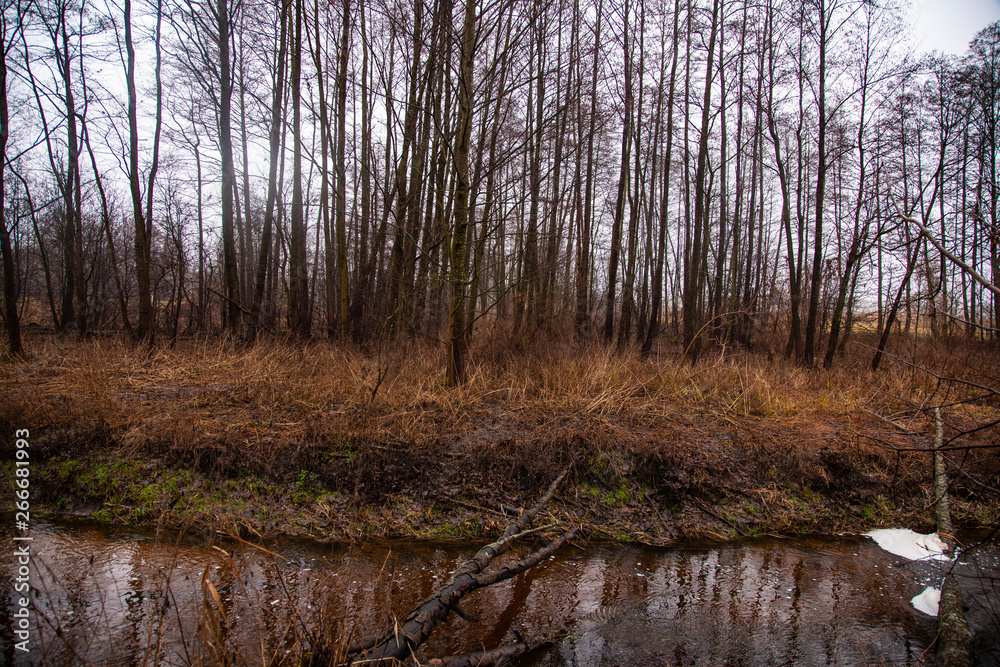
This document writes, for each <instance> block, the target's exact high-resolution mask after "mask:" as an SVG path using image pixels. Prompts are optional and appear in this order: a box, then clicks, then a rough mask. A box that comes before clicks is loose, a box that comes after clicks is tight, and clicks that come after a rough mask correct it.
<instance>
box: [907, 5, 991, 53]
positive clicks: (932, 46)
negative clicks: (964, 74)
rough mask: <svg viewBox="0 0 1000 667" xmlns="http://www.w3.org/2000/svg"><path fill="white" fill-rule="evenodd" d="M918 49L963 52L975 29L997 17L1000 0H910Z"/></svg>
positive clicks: (973, 35)
mask: <svg viewBox="0 0 1000 667" xmlns="http://www.w3.org/2000/svg"><path fill="white" fill-rule="evenodd" d="M911 2H912V8H911V10H910V17H911V20H912V21H913V24H914V41H915V43H916V45H917V50H918V51H923V52H930V51H935V50H936V51H943V52H944V53H951V54H955V55H962V54H964V53H965V52H966V50H967V49H968V48H969V42H970V41H972V38H973V37H975V35H976V33H977V32H979V31H980V30H982V29H983V28H985V27H986V26H988V25H989V24H991V23H993V22H995V21H1000V0H911Z"/></svg>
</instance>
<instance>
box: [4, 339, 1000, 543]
mask: <svg viewBox="0 0 1000 667" xmlns="http://www.w3.org/2000/svg"><path fill="white" fill-rule="evenodd" d="M29 349H30V356H29V358H28V359H27V360H26V361H23V362H19V363H11V362H2V364H0V381H2V383H3V389H2V390H0V398H2V407H0V425H3V426H4V427H5V428H7V429H9V430H13V429H16V428H29V429H31V431H32V437H33V447H34V449H33V452H34V455H35V456H39V457H41V458H42V459H53V460H57V461H58V460H63V459H67V458H71V457H81V456H88V455H92V454H93V453H94V452H95V451H104V452H105V454H108V453H110V455H113V456H116V457H130V458H139V459H146V458H150V457H152V458H154V459H156V460H162V461H164V462H165V463H166V464H168V465H179V466H183V467H189V468H193V469H195V470H199V471H201V473H203V474H205V475H206V476H207V477H208V478H209V479H215V480H219V479H230V478H239V477H240V476H241V475H257V476H261V477H264V478H267V479H271V480H277V481H282V480H284V481H288V480H290V479H292V478H293V477H294V475H296V474H299V473H301V472H302V471H310V472H312V473H313V474H315V475H317V476H318V480H319V483H320V484H322V485H323V487H324V488H325V489H326V490H329V491H333V492H336V493H340V494H344V495H345V496H347V497H350V498H352V499H353V501H352V502H354V503H356V505H355V506H356V507H357V508H358V515H357V516H361V515H362V513H363V512H369V514H368V515H365V516H368V517H369V518H368V519H365V521H369V520H370V521H372V522H373V523H376V524H377V523H379V521H382V520H380V519H371V517H370V513H371V511H372V508H377V507H383V506H387V505H389V506H393V507H400V508H403V509H400V510H399V511H398V512H396V515H395V518H394V519H391V520H390V519H385V521H390V522H391V521H402V522H403V523H404V524H405V523H407V522H408V521H412V520H413V517H409V519H407V516H408V514H409V513H411V512H412V511H413V508H412V507H411V506H410V505H408V503H409V501H412V500H414V499H415V500H416V501H417V502H418V503H422V502H423V499H426V498H427V497H436V498H440V497H441V496H442V494H443V495H444V496H447V497H448V498H451V497H458V498H464V499H466V500H471V501H475V502H479V501H481V500H482V498H481V497H480V496H481V495H482V493H485V494H486V495H489V496H490V497H491V498H492V499H493V500H497V499H500V500H502V499H503V498H505V497H508V496H511V495H512V496H514V497H515V498H520V497H529V496H532V495H534V494H536V493H537V492H538V488H539V486H541V485H543V484H544V483H545V482H546V480H547V476H548V475H550V474H551V471H552V470H553V469H554V468H556V467H557V466H559V465H563V464H565V463H568V462H574V463H575V466H576V470H575V477H576V480H577V482H578V488H577V497H578V498H582V499H581V500H580V501H579V502H580V508H579V512H578V514H579V515H580V516H584V515H586V516H590V517H591V518H593V516H594V514H595V511H597V512H598V514H599V513H600V512H599V511H604V510H607V512H606V513H607V514H609V515H614V517H615V520H616V521H618V523H619V524H622V525H626V526H629V525H630V523H629V520H628V516H627V515H628V512H625V510H626V509H629V508H632V509H636V510H637V511H639V510H642V511H643V512H645V515H644V519H643V521H645V522H646V523H645V525H644V526H633V527H632V529H631V530H632V533H633V534H640V533H642V534H650V535H654V536H655V535H661V536H662V535H663V534H664V533H671V532H672V533H675V534H689V533H690V532H691V531H692V530H693V531H694V532H697V529H696V528H691V526H695V525H696V524H698V523H699V522H698V520H697V519H692V518H690V517H686V518H685V517H684V516H675V517H673V519H672V521H671V523H672V525H671V526H666V525H664V520H663V518H662V517H661V516H657V514H656V512H652V511H651V509H650V508H652V507H653V506H656V507H659V508H661V509H662V508H664V507H670V506H674V505H678V504H681V505H683V504H684V503H685V502H686V501H690V500H692V499H694V500H697V501H698V503H699V504H701V505H703V506H704V509H706V510H711V508H710V507H709V505H711V506H722V505H725V506H727V507H730V509H731V510H732V512H731V513H732V514H733V524H734V525H741V526H744V527H746V526H750V525H758V524H759V525H760V526H762V529H763V530H766V531H768V532H774V531H777V532H794V531H796V530H798V531H801V530H803V529H806V530H813V529H817V530H831V529H839V528H842V527H843V526H844V525H848V524H849V525H853V523H852V522H851V521H846V522H844V521H839V520H838V519H837V518H836V517H834V516H833V514H834V511H833V509H832V508H833V507H834V506H835V504H836V503H838V502H844V503H848V504H853V505H858V506H868V505H872V506H875V505H878V503H879V502H883V501H880V500H879V498H880V497H881V498H883V500H884V503H883V504H889V505H894V506H895V507H896V509H895V510H893V511H895V512H896V513H899V512H911V513H915V514H919V513H920V512H921V511H923V510H924V509H925V508H924V507H923V506H922V505H921V503H923V502H924V500H923V499H922V496H921V500H919V501H918V500H914V498H916V496H917V495H920V494H919V493H917V490H915V489H907V490H906V491H905V493H906V494H909V496H908V498H909V499H908V500H906V502H905V503H902V504H903V505H905V509H901V506H900V501H898V500H891V499H890V500H885V498H887V497H888V495H891V494H888V495H887V493H886V485H890V486H894V488H895V487H898V486H899V485H904V484H907V483H909V484H911V485H914V486H915V487H919V485H920V484H921V483H922V481H923V478H924V476H925V473H926V472H928V471H929V466H926V465H925V464H926V457H925V456H923V455H919V454H902V455H897V454H896V453H895V452H894V451H893V448H898V447H908V446H912V444H913V442H914V441H913V440H912V439H911V438H910V436H907V435H906V434H905V433H904V432H903V431H902V430H901V429H900V428H897V427H895V426H892V425H890V424H889V423H888V422H886V421H885V420H886V419H890V420H892V422H893V423H894V424H896V425H898V426H900V427H903V428H908V429H910V430H912V431H914V432H917V433H921V432H922V433H927V432H928V429H929V423H928V422H927V420H926V417H925V414H924V413H923V412H921V408H926V407H927V406H929V405H934V404H939V403H948V404H955V403H958V402H959V401H961V400H964V399H968V398H970V397H972V396H974V395H975V394H976V393H977V392H978V390H976V389H975V388H974V387H970V386H963V385H958V384H955V383H948V382H941V381H939V380H938V379H937V378H935V377H934V376H933V375H931V374H928V373H926V372H923V371H921V370H919V369H917V368H914V366H913V364H914V362H916V363H917V364H918V365H922V366H926V367H928V368H933V369H935V372H936V373H938V374H939V375H949V376H958V377H962V378H963V379H966V380H970V381H974V382H977V383H980V384H988V385H990V386H1000V382H998V381H996V380H994V379H993V378H998V377H1000V354H997V352H996V351H995V350H991V349H988V348H986V347H982V346H978V347H976V346H972V347H970V346H964V345H963V346H955V345H949V344H946V343H940V344H931V343H928V342H925V341H921V342H920V343H919V344H918V345H916V346H915V347H914V346H913V345H908V346H904V352H903V353H902V354H900V359H891V360H890V363H888V364H886V366H885V368H883V369H882V370H881V371H880V372H879V373H878V374H874V373H872V372H871V371H870V370H869V369H868V361H869V359H870V354H869V351H868V350H867V349H866V348H865V347H863V346H862V345H856V346H855V347H854V352H852V355H851V356H849V357H847V358H842V359H839V360H838V365H837V367H836V368H835V369H834V370H832V371H830V372H826V371H817V370H809V369H806V368H803V367H802V366H800V365H797V364H795V363H793V362H791V361H788V360H785V359H783V358H780V357H778V358H771V357H769V356H765V355H754V354H747V353H733V352H729V353H727V354H722V353H720V352H716V353H715V354H714V356H713V355H706V356H703V358H702V360H701V361H700V362H699V364H698V365H696V366H691V365H689V364H686V363H684V362H682V361H680V360H679V358H678V357H677V355H676V354H674V353H671V351H669V350H666V349H664V351H662V352H661V353H659V354H654V355H652V356H651V357H650V358H649V359H647V360H642V359H640V358H639V357H638V356H637V355H636V354H634V353H632V352H623V353H622V352H617V351H615V350H614V349H611V348H607V347H604V346H601V345H589V346H576V345H569V344H548V345H536V346H534V347H532V346H525V345H523V344H522V343H519V342H517V341H515V342H510V341H508V340H506V339H504V338H503V336H502V335H499V334H498V335H492V334H490V333H489V332H487V333H486V334H484V335H482V336H480V339H479V341H478V342H477V345H476V346H475V347H474V349H473V350H472V351H471V354H470V358H471V370H470V374H469V375H470V377H469V380H468V382H467V383H466V384H464V385H463V386H461V387H459V388H457V389H449V388H447V387H445V385H444V382H443V380H444V372H443V369H444V355H443V351H442V350H441V349H440V348H438V347H436V346H433V345H430V344H409V345H399V346H395V347H392V348H391V349H390V348H389V347H388V346H386V347H385V348H384V349H383V351H382V352H381V353H379V354H366V353H363V352H360V351H358V350H356V349H354V348H350V347H345V346H340V345H337V344H330V343H327V342H313V343H309V344H304V345H300V344H291V343H287V342H284V341H266V342H261V343H259V344H257V345H254V346H250V347H240V346H232V345H225V344H222V343H220V342H218V341H215V340H211V341H205V340H201V341H194V340H192V341H185V342H181V343H179V344H178V345H177V346H176V347H173V348H166V347H164V348H158V349H156V350H154V351H152V352H148V351H146V350H144V349H141V348H137V347H134V346H132V345H130V344H128V343H127V342H123V341H122V340H120V339H118V338H107V339H95V340H91V341H87V342H83V343H80V342H69V341H65V340H61V339H57V338H52V337H38V338H34V339H31V340H30V341H29ZM914 349H916V351H917V354H916V357H914V355H913V350H914ZM991 383H992V384H991ZM979 393H981V392H979ZM947 414H948V416H949V420H950V423H951V424H952V426H953V427H954V428H953V429H952V432H953V433H954V432H957V431H955V429H960V428H967V427H968V426H970V425H973V424H976V423H983V422H984V421H987V420H991V419H997V418H998V417H1000V404H998V401H997V400H996V397H988V398H985V399H982V400H977V401H973V402H970V403H964V404H956V405H954V406H953V407H950V408H948V409H947ZM991 433H992V434H994V435H995V431H987V432H985V433H980V434H979V435H978V436H977V437H978V438H979V441H982V439H983V438H989V437H990V434H991ZM988 458H989V457H986V456H980V457H975V456H973V457H972V458H971V459H967V462H968V461H970V460H971V461H973V462H975V461H978V460H979V459H983V460H984V461H985V460H987V459H988ZM982 465H986V464H985V463H983V464H982ZM925 468H927V470H925ZM970 469H971V468H970ZM991 471H993V472H991ZM976 474H977V475H980V476H979V477H977V479H979V480H981V481H982V480H984V479H985V480H986V482H988V481H989V479H988V478H989V475H990V474H995V465H994V466H993V468H990V467H989V466H987V467H986V468H983V469H982V470H978V471H977V472H976ZM982 475H986V477H982ZM993 482H994V486H995V477H994V479H993ZM623 483H625V485H626V487H627V489H626V491H627V493H626V494H625V495H627V498H618V497H617V496H615V494H616V493H618V494H619V495H622V492H620V491H619V487H620V486H621V485H622V484H623ZM580 487H585V491H584V492H583V496H580ZM479 489H483V490H485V491H483V492H482V493H480V491H479ZM586 489H590V490H589V491H587V490H586ZM894 493H897V495H898V493H900V492H899V491H895V492H894ZM968 493H969V494H973V493H978V494H980V495H979V496H977V498H978V500H976V499H974V503H973V504H974V505H975V503H976V502H978V503H980V504H979V505H975V506H974V507H973V506H970V508H969V510H968V512H967V517H971V516H974V515H975V516H982V517H990V516H994V514H995V512H992V511H990V510H989V506H992V507H994V508H995V507H996V506H997V501H996V498H995V496H989V497H983V493H984V492H983V490H982V489H981V488H980V489H979V490H978V491H977V490H975V489H973V488H972V487H971V486H970V488H969V489H968ZM810 494H814V495H817V496H822V498H823V499H825V501H826V506H828V507H829V508H830V509H829V512H828V513H827V514H822V513H819V514H816V515H815V516H813V517H812V518H809V519H808V521H806V520H805V519H804V518H803V512H802V511H792V510H793V509H794V507H792V506H795V505H796V503H801V502H805V503H806V504H809V503H810V502H811V501H810V498H811V495H810ZM914 494H916V495H914ZM970 497H971V496H970ZM803 498H804V499H805V500H804V501H803ZM400 499H403V500H406V501H407V502H401V500H400ZM776 499H780V502H778V500H776ZM970 502H972V501H970ZM983 502H985V503H987V505H988V507H987V509H985V510H984V509H983V507H982V506H981V505H982V503H983ZM990 503H992V505H989V504H990ZM814 504H816V505H817V506H819V505H821V503H819V502H818V501H817V502H816V503H814ZM790 507H791V508H792V509H789V508H790ZM595 508H596V509H595ZM732 508H736V509H732ZM740 508H742V509H740ZM423 509H424V508H423V507H422V506H421V509H420V510H419V511H422V510H423ZM687 509H688V510H691V507H687ZM737 510H739V511H737ZM744 510H745V511H744ZM375 511H376V514H377V513H378V512H379V510H375ZM419 511H418V513H419ZM588 512H589V514H588ZM740 512H743V515H740ZM753 512H758V513H759V514H760V516H766V515H768V513H770V514H772V515H773V516H772V518H771V519H768V520H767V521H765V520H764V519H760V520H758V521H756V522H755V520H754V518H753ZM581 513H582V514H581ZM690 513H691V514H693V515H695V516H697V517H700V518H701V523H705V520H706V517H707V516H708V515H709V514H711V511H709V512H705V511H701V510H700V509H698V508H697V507H695V508H694V510H691V511H690ZM886 513H888V514H891V512H889V510H885V511H884V512H883V514H886ZM814 514H815V513H814ZM888 514H886V515H888ZM622 516H625V518H624V519H622ZM780 516H786V517H787V521H785V520H777V519H776V518H774V517H780ZM401 517H402V518H401ZM356 519H357V518H356ZM838 521H839V522H838ZM804 522H805V523H804ZM432 523H433V522H432ZM968 523H974V521H973V520H971V519H969V520H968ZM689 524H690V525H689ZM381 525H383V526H384V525H385V523H384V521H383V523H382V524H381ZM385 530H386V532H393V529H392V528H389V529H385Z"/></svg>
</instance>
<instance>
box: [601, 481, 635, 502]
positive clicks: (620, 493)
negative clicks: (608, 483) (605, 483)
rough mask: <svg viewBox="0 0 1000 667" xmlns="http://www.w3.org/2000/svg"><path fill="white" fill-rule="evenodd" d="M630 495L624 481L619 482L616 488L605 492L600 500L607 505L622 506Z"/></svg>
mask: <svg viewBox="0 0 1000 667" xmlns="http://www.w3.org/2000/svg"><path fill="white" fill-rule="evenodd" d="M630 495H631V494H630V493H629V490H628V487H627V486H625V482H619V484H618V488H617V489H615V490H614V491H611V492H610V493H607V494H605V496H604V497H603V498H602V499H601V502H602V503H604V504H605V505H607V506H608V507H624V506H625V505H626V504H627V503H628V500H629V497H630Z"/></svg>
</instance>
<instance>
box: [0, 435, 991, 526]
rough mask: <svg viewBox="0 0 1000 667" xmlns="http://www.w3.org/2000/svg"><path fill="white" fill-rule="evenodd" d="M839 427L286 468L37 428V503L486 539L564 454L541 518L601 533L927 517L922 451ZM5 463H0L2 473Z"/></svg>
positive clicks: (332, 458) (959, 509) (355, 451)
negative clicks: (248, 467)
mask: <svg viewBox="0 0 1000 667" xmlns="http://www.w3.org/2000/svg"><path fill="white" fill-rule="evenodd" d="M3 430H6V429H5V428H4V429H3ZM833 432H834V433H839V435H838V436H835V437H830V438H828V439H827V441H826V442H824V443H822V445H821V446H819V447H817V448H816V451H815V452H813V455H810V456H803V452H797V453H796V454H795V455H794V456H792V457H787V456H786V457H784V458H781V459H780V460H775V457H776V455H777V454H778V452H775V451H768V452H759V451H758V452H757V453H756V455H755V454H754V452H753V451H752V450H753V449H754V448H751V451H747V448H746V447H745V446H742V445H746V443H745V442H744V443H742V445H741V443H740V442H738V441H737V440H734V439H731V438H730V439H727V438H725V437H723V438H721V439H718V441H717V442H715V443H712V444H708V445H705V444H703V445H702V446H701V448H700V449H696V448H695V445H694V443H689V444H687V445H686V446H681V447H679V448H678V447H676V446H668V445H662V446H660V447H653V446H650V445H648V443H647V445H646V446H642V447H635V446H632V447H624V448H622V449H621V450H620V451H617V452H609V451H605V450H602V449H600V448H596V447H593V446H588V443H586V442H577V443H564V445H565V446H564V447H563V448H562V449H557V450H556V451H551V449H552V448H551V447H549V448H548V449H547V450H546V451H547V454H548V455H542V453H541V452H539V451H538V449H537V443H535V444H534V445H533V444H532V443H531V442H525V443H521V444H520V446H519V445H518V443H517V442H516V441H514V442H506V443H504V444H503V446H501V447H498V446H496V445H497V443H492V444H489V443H484V442H482V441H478V442H476V443H471V442H465V443H462V442H451V443H442V445H441V446H439V447H428V446H426V445H424V446H419V445H406V444H401V443H394V444H393V443H374V444H371V445H369V446H358V445H357V444H356V443H355V444H353V445H351V447H349V448H347V451H346V452H344V451H341V450H337V451H334V452H331V451H329V450H328V449H326V450H325V449H324V448H318V449H317V451H314V452H307V453H305V454H304V455H302V456H300V457H298V459H297V460H296V461H295V464H294V465H291V466H281V467H280V468H281V471H261V472H258V473H255V472H248V471H242V472H237V471H227V472H226V473H225V474H222V473H220V472H219V471H218V470H216V471H208V472H206V471H203V470H200V469H199V468H198V467H197V466H191V465H190V464H186V463H185V462H183V461H176V460H174V461H171V460H170V457H169V456H157V455H151V454H150V453H149V452H143V451H135V450H130V449H129V448H128V447H127V446H125V445H124V444H123V443H120V442H116V441H115V439H114V438H109V437H108V435H109V434H108V433H107V431H106V430H103V429H100V428H95V429H90V430H86V429H83V430H81V429H76V430H74V431H73V432H71V433H70V432H66V431H63V430H59V429H44V428H43V429H41V430H40V431H36V433H37V434H38V435H37V436H36V437H35V438H34V445H35V446H34V448H33V453H34V454H36V458H35V459H34V460H33V461H32V466H31V488H32V510H33V512H34V513H35V514H48V515H52V516H70V517H85V518H89V519H91V520H95V521H98V522H102V523H105V524H109V525H123V526H146V527H164V528H169V529H179V530H184V531H195V532H204V533H214V532H222V533H225V534H232V535H237V536H240V537H244V538H248V537H249V538H273V537H278V536H289V537H310V538H319V539H324V540H330V541H345V540H346V541H353V540H363V539H371V538H407V539H423V540H436V541H440V540H461V541H467V540H481V539H483V538H486V537H491V536H495V535H497V534H499V533H500V532H501V531H502V530H503V528H504V527H505V526H506V525H507V523H509V522H510V520H511V518H510V517H511V516H513V515H514V513H515V512H516V509H517V508H521V507H527V506H529V505H530V504H531V503H532V502H534V499H535V498H536V497H537V494H538V492H539V489H540V488H544V485H545V484H546V483H547V482H548V481H549V480H548V477H549V476H550V475H554V474H555V473H554V471H556V470H558V469H559V466H560V465H566V464H568V463H570V459H571V458H572V464H571V465H572V471H571V474H570V475H569V478H568V479H567V481H566V482H564V484H563V487H562V489H561V490H560V492H559V494H558V495H557V496H556V498H555V499H554V500H553V502H552V503H551V504H550V506H549V507H548V508H547V510H546V514H547V516H546V518H545V519H544V522H545V523H557V524H560V525H562V526H566V527H569V526H582V527H584V529H585V530H586V532H587V534H588V535H589V536H590V537H591V538H593V539H599V540H602V541H605V540H606V541H613V542H619V543H641V544H647V545H654V546H666V545H669V544H675V543H679V542H685V541H697V540H706V539H708V540H716V541H728V540H734V539H740V538H752V537H760V536H765V535H771V536H801V535H816V534H827V535H831V534H841V533H862V532H865V531H867V530H871V529H873V528H877V527H893V526H907V527H910V528H913V529H914V530H919V531H923V532H930V531H932V530H933V523H934V510H933V505H932V503H933V496H932V491H931V485H930V484H928V483H925V482H926V481H927V480H928V479H929V477H930V474H931V471H930V469H929V462H928V461H927V460H926V458H927V457H922V456H918V455H904V456H897V457H893V456H888V455H886V453H885V452H881V451H880V450H878V449H872V448H866V447H864V446H862V445H861V444H860V443H859V441H858V440H857V438H856V434H854V433H851V432H849V431H836V430H834V431H833ZM631 435H632V436H633V438H632V440H634V439H635V438H636V437H638V436H636V434H631ZM640 439H641V438H640ZM81 442H89V443H91V446H89V447H86V448H83V447H81V446H80V443H81ZM550 444H551V443H550ZM591 444H592V443H591ZM573 454H576V455H575V456H573ZM707 454H710V456H707V458H706V455H707ZM893 459H895V460H893ZM390 461H393V462H395V465H397V467H398V464H399V463H400V462H401V461H405V462H406V464H407V465H409V466H410V468H411V470H413V471H417V472H418V473H419V474H417V475H410V476H405V475H400V474H399V472H398V470H397V471H396V475H397V481H399V482H401V483H398V484H385V485H380V484H379V481H380V480H379V476H377V475H375V476H372V477H371V478H369V479H366V478H365V476H364V474H363V471H364V470H370V469H372V467H373V466H379V465H382V466H383V467H384V466H386V465H387V463H388V462H390ZM765 461H770V463H769V464H765V463H764V462H765ZM13 468H14V464H13V462H12V461H8V462H5V463H4V475H5V477H6V478H7V479H13V476H14V473H13ZM389 472H390V473H392V471H389ZM487 480H488V483H487ZM352 487H353V488H352ZM953 493H955V497H954V500H953V511H954V512H955V522H956V525H957V527H958V528H960V529H962V530H976V529H981V528H985V527H988V526H990V525H995V523H996V522H997V521H998V520H1000V516H998V515H1000V510H998V508H997V504H996V503H995V502H993V501H992V500H991V499H990V498H981V497H979V496H977V495H976V494H974V493H971V492H970V490H969V489H965V488H963V487H962V486H961V484H958V485H956V488H954V489H953Z"/></svg>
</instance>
